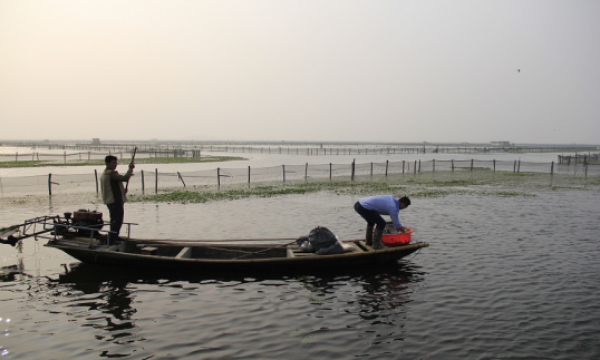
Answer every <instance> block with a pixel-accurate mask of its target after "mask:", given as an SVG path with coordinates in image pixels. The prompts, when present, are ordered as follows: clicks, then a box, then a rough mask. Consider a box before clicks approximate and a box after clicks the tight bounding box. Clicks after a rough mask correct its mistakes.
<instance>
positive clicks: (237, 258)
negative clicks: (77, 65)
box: [47, 241, 428, 270]
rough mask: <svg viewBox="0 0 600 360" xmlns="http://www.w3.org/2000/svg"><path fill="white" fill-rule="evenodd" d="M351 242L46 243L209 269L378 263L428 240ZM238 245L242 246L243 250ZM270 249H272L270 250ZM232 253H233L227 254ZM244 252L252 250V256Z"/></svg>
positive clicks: (111, 260)
mask: <svg viewBox="0 0 600 360" xmlns="http://www.w3.org/2000/svg"><path fill="white" fill-rule="evenodd" d="M350 243H352V242H350ZM353 243H355V244H356V246H357V247H358V248H359V249H358V250H359V251H356V252H351V253H345V254H335V255H317V254H306V253H299V252H297V251H296V252H295V251H293V250H294V249H293V246H294V245H285V246H284V247H279V248H277V249H274V248H273V247H271V248H269V247H268V246H262V247H261V246H255V247H253V248H248V247H243V248H241V247H240V248H237V247H235V246H232V245H228V246H222V245H219V246H218V248H217V250H215V245H203V246H198V245H193V246H192V245H190V246H186V245H178V246H167V245H164V244H161V245H162V247H152V249H155V251H156V249H158V250H159V251H158V252H157V253H150V254H144V253H141V252H140V253H134V251H136V252H137V251H139V249H140V247H141V246H140V245H139V243H138V242H136V241H128V242H126V243H125V244H122V245H120V246H119V247H118V248H117V247H116V246H113V247H112V248H108V247H101V246H98V247H94V246H92V247H90V246H89V245H79V244H74V243H73V242H72V241H51V242H49V243H48V244H47V246H49V247H53V248H56V249H58V250H61V251H64V252H65V253H67V254H69V255H70V256H72V257H74V258H75V259H77V260H79V261H81V262H84V263H90V264H100V265H110V266H133V267H147V268H153V269H211V270H247V269H248V270H249V269H257V270H258V269H261V270H268V269H284V268H285V269H302V268H304V269H314V268H338V267H349V266H350V267H351V266H364V265H381V264H389V263H393V262H397V260H399V259H401V258H403V257H405V256H407V255H410V254H412V253H414V252H415V251H417V250H419V249H421V248H423V247H426V246H428V244H427V243H417V244H409V245H404V246H398V247H393V248H386V249H383V250H372V249H370V248H368V247H365V246H364V243H363V242H360V241H355V242H353ZM157 246H158V245H157ZM186 249H187V253H188V257H180V256H176V255H173V254H177V253H179V254H181V253H185V252H186ZM219 249H220V250H219ZM238 249H244V250H245V251H241V250H238ZM261 249H263V250H261ZM269 249H271V250H269ZM142 250H143V246H142ZM275 250H276V251H277V252H276V251H275ZM235 251H239V252H235ZM269 251H271V253H270V254H269V253H268V252H269ZM232 253H233V255H228V254H232ZM190 254H191V255H190ZM238 254H242V255H238ZM247 254H251V256H248V255H247ZM256 254H258V255H256ZM226 256H229V258H226ZM257 256H258V257H257Z"/></svg>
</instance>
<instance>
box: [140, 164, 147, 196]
mask: <svg viewBox="0 0 600 360" xmlns="http://www.w3.org/2000/svg"><path fill="white" fill-rule="evenodd" d="M140 172H141V175H142V195H144V194H145V192H146V189H145V183H144V170H141V171H140Z"/></svg>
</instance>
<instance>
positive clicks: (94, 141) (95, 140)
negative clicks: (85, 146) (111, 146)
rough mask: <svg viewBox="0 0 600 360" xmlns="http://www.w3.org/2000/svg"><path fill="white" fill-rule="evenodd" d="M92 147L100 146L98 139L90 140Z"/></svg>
mask: <svg viewBox="0 0 600 360" xmlns="http://www.w3.org/2000/svg"><path fill="white" fill-rule="evenodd" d="M92 145H95V146H98V145H101V144H100V138H92Z"/></svg>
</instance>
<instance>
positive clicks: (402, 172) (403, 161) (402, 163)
mask: <svg viewBox="0 0 600 360" xmlns="http://www.w3.org/2000/svg"><path fill="white" fill-rule="evenodd" d="M402 175H404V160H402Z"/></svg>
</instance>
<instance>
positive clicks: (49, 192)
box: [48, 174, 52, 196]
mask: <svg viewBox="0 0 600 360" xmlns="http://www.w3.org/2000/svg"><path fill="white" fill-rule="evenodd" d="M48 195H50V196H52V174H48Z"/></svg>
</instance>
